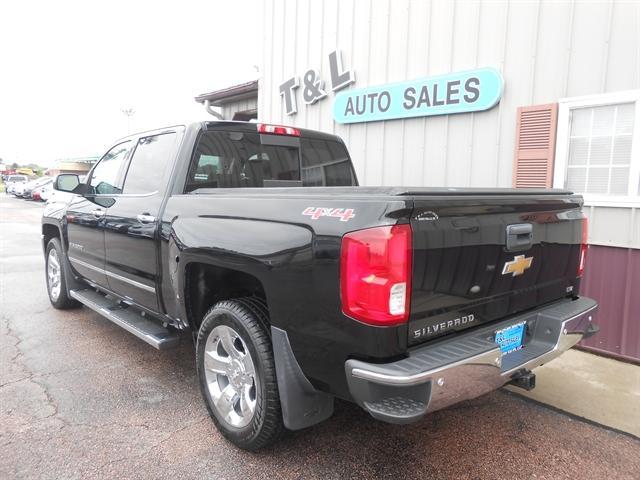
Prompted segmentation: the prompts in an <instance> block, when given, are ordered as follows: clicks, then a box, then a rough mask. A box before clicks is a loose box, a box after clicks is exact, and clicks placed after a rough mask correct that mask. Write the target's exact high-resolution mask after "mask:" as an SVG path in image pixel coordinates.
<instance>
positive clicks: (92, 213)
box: [91, 208, 104, 217]
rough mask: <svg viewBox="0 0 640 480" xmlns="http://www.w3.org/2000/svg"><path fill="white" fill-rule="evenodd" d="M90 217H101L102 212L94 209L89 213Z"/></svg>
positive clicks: (99, 209)
mask: <svg viewBox="0 0 640 480" xmlns="http://www.w3.org/2000/svg"><path fill="white" fill-rule="evenodd" d="M91 215H93V216H94V217H102V216H104V210H102V209H101V208H96V209H95V210H92V211H91Z"/></svg>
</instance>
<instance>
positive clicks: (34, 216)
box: [0, 194, 640, 479]
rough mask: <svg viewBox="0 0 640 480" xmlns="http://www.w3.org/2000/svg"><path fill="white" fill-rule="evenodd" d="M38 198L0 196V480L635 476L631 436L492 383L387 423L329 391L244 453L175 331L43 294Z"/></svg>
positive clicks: (637, 446)
mask: <svg viewBox="0 0 640 480" xmlns="http://www.w3.org/2000/svg"><path fill="white" fill-rule="evenodd" d="M41 211H42V205H41V204H39V203H33V202H28V201H23V200H19V199H14V198H12V197H9V196H5V195H4V194H0V300H1V302H0V303H1V311H0V317H1V325H0V367H1V368H0V425H1V429H0V445H1V447H2V454H1V455H0V478H56V479H59V478H68V479H71V478H83V479H85V478H127V479H133V478H172V479H175V478H180V479H188V478H205V477H207V478H218V479H231V478H294V479H311V478H323V479H333V478H336V479H338V478H339V479H342V478H395V479H404V478H421V479H427V478H436V479H440V478H468V479H477V478H483V479H484V478H549V479H551V478H553V479H556V478H581V479H587V478H594V479H601V478H609V479H613V478H628V479H632V478H638V472H639V471H640V440H638V439H636V438H633V437H631V436H628V435H624V434H620V433H617V432H614V431H611V430H607V429H605V428H602V427H599V426H596V425H594V424H590V423H586V422H584V421H582V420H579V419H577V418H575V417H570V416H567V415H564V414H561V413H558V412H556V411H554V410H551V409H548V408H545V407H544V406H541V405H539V404H536V403H532V402H530V401H528V400H525V399H523V398H521V397H519V396H517V395H514V394H511V393H509V392H506V391H504V390H501V391H498V392H494V393H492V394H489V395H486V396H484V397H481V398H479V399H476V400H474V401H470V402H465V403H462V404H459V405H456V406H454V407H453V408H449V409H447V410H444V411H440V412H436V413H434V414H431V415H429V416H428V417H427V418H425V419H424V421H422V422H420V423H418V424H414V425H411V426H405V427H398V426H393V425H386V424H383V423H380V422H377V421H374V420H373V419H372V418H370V417H369V416H368V415H367V414H365V413H364V412H363V411H361V410H360V409H359V408H357V407H356V406H353V405H350V404H347V403H343V402H338V403H337V406H336V413H335V415H334V416H333V417H332V418H331V419H330V420H329V421H327V422H325V423H323V424H321V425H318V426H316V427H314V428H310V429H307V430H304V431H300V432H295V433H290V434H288V435H287V436H286V437H285V438H284V439H283V440H281V441H280V443H278V444H277V445H275V446H273V447H271V448H270V449H267V450H264V451H261V452H260V453H258V454H250V453H246V452H243V451H241V450H238V449H237V448H235V447H233V446H232V445H230V444H229V443H226V442H225V441H224V439H223V438H222V437H221V435H220V434H218V432H217V431H216V429H215V428H214V426H213V423H212V422H211V421H210V420H209V417H208V415H207V412H206V409H205V406H204V403H203V401H202V400H201V398H200V392H199V391H198V387H197V384H196V379H195V369H194V351H193V346H192V345H191V343H190V338H189V337H185V338H183V341H182V344H181V346H180V347H179V348H178V349H176V350H173V351H168V352H158V351H156V350H154V349H153V348H151V347H149V346H148V345H147V344H145V343H143V342H142V341H140V340H138V339H137V338H135V337H134V336H133V335H131V334H129V333H127V332H126V331H124V330H122V329H120V328H119V327H117V326H115V325H113V324H112V323H110V322H109V321H108V320H106V319H104V318H102V317H100V316H99V315H97V314H95V313H93V312H91V311H89V310H88V309H86V308H83V309H79V310H73V311H67V312H61V311H56V310H54V309H53V308H51V306H50V305H49V301H48V299H47V294H46V290H45V280H44V258H43V255H42V252H41V245H40V230H39V229H40V223H39V219H40V215H41Z"/></svg>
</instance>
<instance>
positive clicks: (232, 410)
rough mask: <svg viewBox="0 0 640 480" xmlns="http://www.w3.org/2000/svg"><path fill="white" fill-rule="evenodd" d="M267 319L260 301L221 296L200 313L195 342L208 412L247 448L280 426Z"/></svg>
mask: <svg viewBox="0 0 640 480" xmlns="http://www.w3.org/2000/svg"><path fill="white" fill-rule="evenodd" d="M266 325H268V318H267V313H266V308H264V306H263V305H262V304H261V303H258V302H256V301H254V300H253V299H248V298H247V299H242V298H241V299H236V300H225V301H222V302H218V303H217V304H215V305H214V306H213V307H212V308H211V309H210V310H209V311H208V312H207V314H206V315H205V316H204V319H203V321H202V324H201V326H200V330H199V332H198V338H197V344H196V365H197V370H198V381H199V383H200V389H201V391H202V396H203V397H204V399H205V403H206V405H207V409H208V410H209V415H211V418H212V419H213V422H214V423H215V425H216V427H217V428H218V430H219V431H220V432H221V433H222V435H223V436H224V437H225V438H226V439H227V440H229V441H230V442H232V443H233V444H235V445H236V446H238V447H240V448H242V449H243V450H249V451H256V450H259V449H260V448H263V447H266V446H267V445H270V444H272V443H273V442H275V441H276V440H277V439H278V437H279V436H280V435H281V433H282V432H283V430H284V426H283V423H282V411H281V409H280V397H279V394H278V383H277V380H276V370H275V365H274V361H273V349H272V344H271V338H270V336H269V335H268V333H267V332H268V330H267V328H266ZM243 352H244V353H243ZM225 354H226V355H225ZM247 354H248V355H249V357H248V358H247ZM205 356H206V363H205ZM251 367H253V368H251ZM251 371H253V375H252V374H251Z"/></svg>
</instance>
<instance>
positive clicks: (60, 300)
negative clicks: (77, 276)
mask: <svg viewBox="0 0 640 480" xmlns="http://www.w3.org/2000/svg"><path fill="white" fill-rule="evenodd" d="M66 272H67V271H66V269H65V268H64V254H63V253H62V246H61V245H60V240H59V239H58V238H52V239H51V240H49V243H48V244H47V255H46V260H45V277H46V279H47V293H48V294H49V301H50V302H51V305H53V307H54V308H57V309H58V310H67V309H70V308H78V307H80V306H81V304H80V302H78V301H77V300H74V299H73V298H71V297H69V295H68V293H67V278H66V275H67V273H66ZM56 280H57V282H56Z"/></svg>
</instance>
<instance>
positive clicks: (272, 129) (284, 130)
mask: <svg viewBox="0 0 640 480" xmlns="http://www.w3.org/2000/svg"><path fill="white" fill-rule="evenodd" d="M258 133H269V134H272V135H288V136H290V137H299V136H300V130H298V129H297V128H293V127H285V126H284V125H268V124H266V123H259V124H258Z"/></svg>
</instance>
